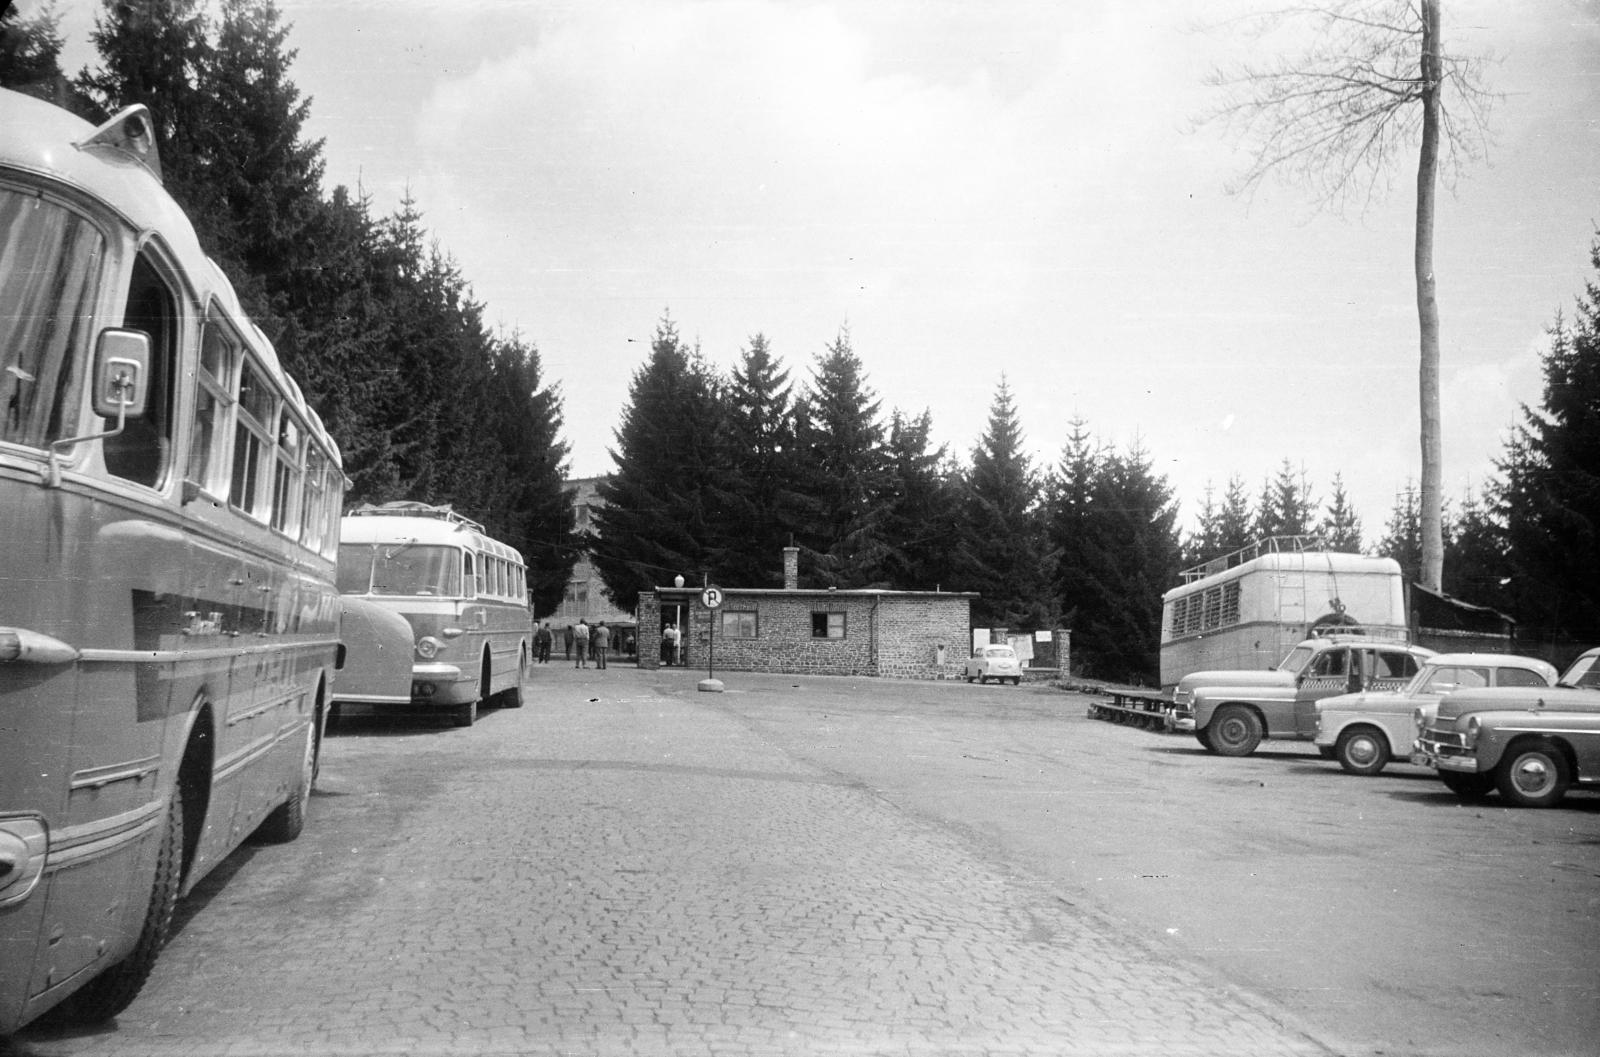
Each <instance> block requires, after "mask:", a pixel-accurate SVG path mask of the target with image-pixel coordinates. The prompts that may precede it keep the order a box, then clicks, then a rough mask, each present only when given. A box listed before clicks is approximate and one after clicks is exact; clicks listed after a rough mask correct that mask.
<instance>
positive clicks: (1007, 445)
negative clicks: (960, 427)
mask: <svg viewBox="0 0 1600 1057" xmlns="http://www.w3.org/2000/svg"><path fill="white" fill-rule="evenodd" d="M1038 491H1039V482H1038V479H1037V475H1036V474H1035V473H1034V470H1033V466H1032V464H1031V462H1030V460H1029V459H1028V456H1027V454H1026V452H1024V450H1023V434H1022V427H1021V424H1020V423H1019V422H1018V421H1017V408H1016V402H1015V400H1014V399H1013V397H1012V395H1011V387H1010V386H1009V385H1008V384H1007V382H1006V379H1005V376H1004V375H1002V376H1001V378H1000V385H999V388H998V389H997V390H996V391H995V396H994V400H993V402H992V403H991V404H990V405H989V425H988V429H987V430H986V431H985V433H984V435H983V437H982V439H981V441H980V442H979V444H978V446H977V447H976V448H974V449H973V452H972V470H971V472H970V473H969V474H968V477H967V488H966V495H965V499H964V503H963V509H964V517H963V518H962V524H961V530H960V541H961V552H960V553H961V559H960V561H959V568H960V571H961V574H962V578H961V580H960V585H961V586H962V587H963V588H965V589H967V590H975V591H977V592H978V593H979V597H978V600H977V601H976V602H974V603H973V607H972V612H973V620H974V622H976V623H977V624H978V625H979V626H983V627H1009V628H1024V629H1034V628H1043V627H1049V626H1050V625H1051V624H1052V623H1053V621H1054V617H1055V608H1054V607H1053V605H1052V604H1051V602H1052V600H1051V598H1050V595H1049V592H1048V590H1047V585H1048V584H1049V582H1050V575H1051V572H1050V569H1049V568H1048V563H1047V561H1046V560H1045V553H1046V547H1045V543H1044V533H1043V531H1042V528H1041V525H1040V519H1039V517H1038V511H1037V509H1036V504H1037V499H1038Z"/></svg>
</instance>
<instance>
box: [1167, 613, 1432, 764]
mask: <svg viewBox="0 0 1600 1057" xmlns="http://www.w3.org/2000/svg"><path fill="white" fill-rule="evenodd" d="M1433 655H1434V654H1433V651H1432V650H1429V649H1425V648H1423V647H1421V646H1412V645H1410V644H1408V643H1406V642H1403V641H1399V640H1387V639H1379V638H1375V637H1371V636H1367V635H1352V634H1337V635H1327V636H1324V637H1321V638H1315V639H1307V640H1306V641H1304V642H1302V643H1300V644H1299V645H1298V646H1296V647H1295V648H1294V649H1292V650H1290V651H1289V653H1288V655H1287V656H1285V657H1284V659H1283V660H1282V661H1281V662H1280V663H1279V664H1278V666H1277V667H1276V668H1268V669H1266V670H1265V671H1236V672H1228V671H1223V672H1194V673H1193V674H1191V675H1186V676H1184V677H1183V678H1182V679H1180V680H1179V681H1178V685H1177V688H1176V689H1175V690H1174V691H1173V695H1172V711H1171V712H1169V713H1168V716H1167V726H1168V729H1171V730H1178V731H1189V732H1192V733H1193V734H1194V736H1195V737H1196V738H1197V739H1198V740H1199V742H1200V744H1201V745H1204V746H1205V747H1206V749H1207V751H1209V752H1214V753H1217V754H1219V755H1222V756H1248V755H1250V754H1251V753H1252V752H1255V751H1256V746H1257V745H1259V744H1261V739H1263V738H1297V739H1300V740H1302V741H1305V740H1309V739H1310V738H1312V737H1313V736H1314V735H1315V734H1316V719H1317V715H1316V711H1315V709H1314V707H1313V706H1314V705H1315V704H1316V703H1317V702H1318V701H1320V700H1322V699H1323V698H1325V697H1332V696H1334V695H1335V694H1348V693H1356V692H1359V691H1362V690H1398V689H1400V688H1401V687H1403V686H1405V685H1406V684H1407V683H1408V682H1410V681H1411V679H1412V678H1413V677H1414V676H1415V675H1416V674H1417V672H1418V670H1420V669H1421V667H1422V662H1423V661H1424V660H1426V659H1427V658H1429V657H1432V656H1433Z"/></svg>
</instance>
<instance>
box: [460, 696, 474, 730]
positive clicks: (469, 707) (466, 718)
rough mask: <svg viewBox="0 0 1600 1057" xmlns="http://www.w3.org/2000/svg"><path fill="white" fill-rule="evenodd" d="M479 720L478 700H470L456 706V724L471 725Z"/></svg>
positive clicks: (461, 725)
mask: <svg viewBox="0 0 1600 1057" xmlns="http://www.w3.org/2000/svg"><path fill="white" fill-rule="evenodd" d="M477 721H478V702H476V701H468V702H467V703H466V704H464V705H457V706H456V726H458V727H470V726H472V725H473V724H474V723H476V722H477Z"/></svg>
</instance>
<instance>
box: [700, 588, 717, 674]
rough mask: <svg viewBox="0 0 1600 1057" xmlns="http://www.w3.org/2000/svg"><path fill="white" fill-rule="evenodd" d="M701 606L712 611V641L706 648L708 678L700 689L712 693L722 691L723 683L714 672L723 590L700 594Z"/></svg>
mask: <svg viewBox="0 0 1600 1057" xmlns="http://www.w3.org/2000/svg"><path fill="white" fill-rule="evenodd" d="M700 604H701V605H703V606H705V607H706V608H707V609H709V610H711V621H710V623H711V640H710V643H709V645H708V646H707V648H706V677H705V680H704V681H703V682H702V683H701V684H700V689H702V690H706V691H709V692H712V693H717V692H720V691H721V690H722V683H720V682H718V681H717V678H716V675H715V674H714V670H715V667H716V658H717V620H716V617H717V607H718V606H720V605H722V588H720V587H710V586H708V587H706V589H705V590H703V591H701V592H700Z"/></svg>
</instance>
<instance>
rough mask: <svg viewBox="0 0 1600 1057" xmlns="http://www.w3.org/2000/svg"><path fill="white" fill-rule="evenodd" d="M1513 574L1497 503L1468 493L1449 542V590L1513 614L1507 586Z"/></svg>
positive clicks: (1446, 584) (1446, 582)
mask: <svg viewBox="0 0 1600 1057" xmlns="http://www.w3.org/2000/svg"><path fill="white" fill-rule="evenodd" d="M1510 575H1511V567H1510V562H1509V560H1508V555H1507V553H1506V533H1505V528H1504V526H1502V525H1501V524H1500V523H1499V522H1498V520H1497V519H1496V518H1495V516H1494V508H1493V504H1492V503H1491V502H1489V501H1486V500H1485V499H1483V498H1481V497H1479V496H1475V495H1472V494H1471V493H1468V494H1467V496H1466V498H1465V499H1464V500H1463V502H1462V504H1461V514H1460V516H1459V517H1457V518H1456V519H1455V520H1454V521H1453V523H1452V524H1451V526H1450V535H1449V542H1448V543H1447V544H1446V545H1445V564H1444V591H1445V593H1446V594H1448V595H1451V596H1453V597H1455V598H1459V599H1461V600H1462V601H1463V602H1470V603H1471V604H1473V605H1479V606H1488V607H1489V608H1491V609H1496V610H1499V611H1501V612H1505V613H1509V612H1510V611H1511V596H1510V595H1509V594H1508V593H1507V591H1506V586H1507V585H1508V583H1509V578H1510Z"/></svg>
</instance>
